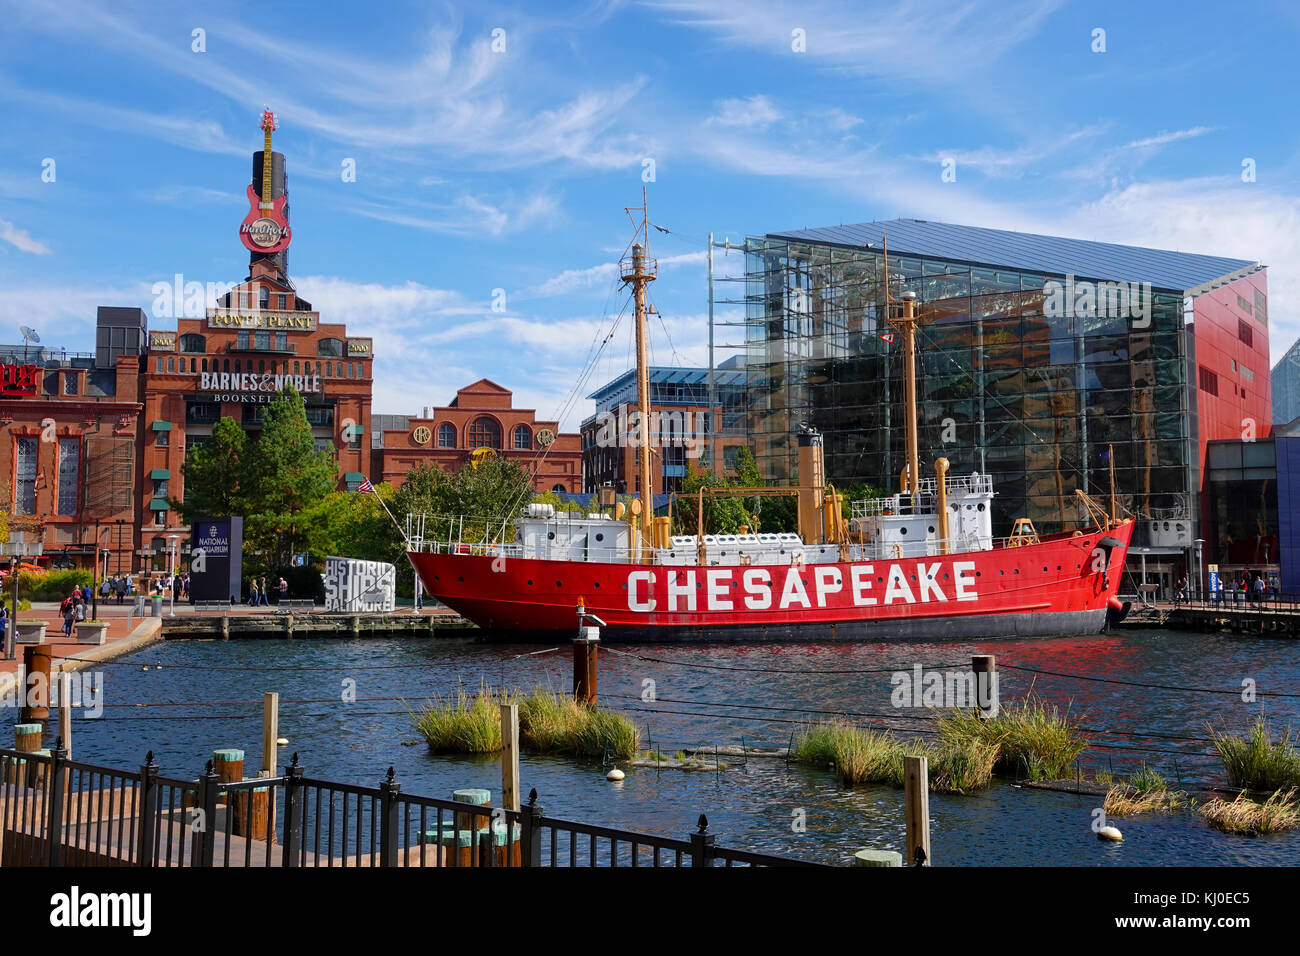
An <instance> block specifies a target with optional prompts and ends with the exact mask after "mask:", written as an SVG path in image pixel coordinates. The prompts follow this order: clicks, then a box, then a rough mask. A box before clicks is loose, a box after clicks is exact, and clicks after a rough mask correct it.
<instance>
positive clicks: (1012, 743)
mask: <svg viewBox="0 0 1300 956" xmlns="http://www.w3.org/2000/svg"><path fill="white" fill-rule="evenodd" d="M938 732H939V740H940V742H941V743H945V744H957V743H962V742H967V741H978V742H980V743H983V744H987V745H990V746H992V747H994V748H995V749H996V752H997V759H996V761H995V763H994V768H993V769H994V770H995V771H996V772H998V773H1004V774H1013V773H1016V772H1017V771H1018V770H1023V771H1024V773H1025V774H1026V775H1027V776H1028V777H1029V779H1030V780H1057V779H1064V778H1066V777H1070V776H1073V767H1074V761H1075V759H1076V758H1077V757H1078V756H1079V754H1081V753H1083V750H1084V748H1085V747H1087V746H1088V739H1087V738H1086V737H1084V736H1083V734H1082V733H1081V732H1080V730H1079V725H1078V724H1077V723H1074V722H1072V721H1071V720H1070V719H1069V715H1068V713H1067V714H1062V713H1061V712H1060V710H1059V709H1058V708H1057V706H1056V705H1055V704H1048V703H1045V702H1044V701H1042V700H1041V699H1039V698H1038V697H1037V696H1034V695H1032V694H1031V695H1029V696H1027V697H1025V698H1024V700H1022V701H1020V702H1019V703H1017V704H1010V705H1007V706H1004V707H1002V708H1000V709H999V710H998V715H997V716H996V717H988V718H985V717H980V716H979V713H978V712H977V711H974V710H954V711H951V712H949V713H946V714H943V715H941V716H940V717H939V722H938Z"/></svg>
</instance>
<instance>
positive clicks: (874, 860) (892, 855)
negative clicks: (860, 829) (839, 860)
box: [853, 850, 903, 866]
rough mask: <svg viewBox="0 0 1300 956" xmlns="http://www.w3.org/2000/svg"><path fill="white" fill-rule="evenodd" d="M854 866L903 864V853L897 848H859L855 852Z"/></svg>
mask: <svg viewBox="0 0 1300 956" xmlns="http://www.w3.org/2000/svg"><path fill="white" fill-rule="evenodd" d="M853 865H854V866H902V865H903V854H901V853H899V852H898V851H897V850H859V851H858V852H857V853H855V854H853Z"/></svg>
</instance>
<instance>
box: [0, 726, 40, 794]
mask: <svg viewBox="0 0 1300 956" xmlns="http://www.w3.org/2000/svg"><path fill="white" fill-rule="evenodd" d="M41 730H42V727H41V725H40V724H36V723H22V724H14V750H17V751H20V752H22V753H25V754H34V753H40V750H41ZM35 770H36V768H35V766H34V765H30V766H29V761H27V760H23V759H19V760H11V761H9V773H8V779H7V780H6V781H5V783H9V784H17V785H18V786H21V787H25V786H28V785H29V780H28V776H29V774H30V775H32V776H34V775H35V774H34V772H35Z"/></svg>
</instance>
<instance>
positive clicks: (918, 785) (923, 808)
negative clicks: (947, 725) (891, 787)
mask: <svg viewBox="0 0 1300 956" xmlns="http://www.w3.org/2000/svg"><path fill="white" fill-rule="evenodd" d="M903 801H904V804H905V812H906V818H907V846H906V847H905V848H904V849H905V851H906V852H905V853H904V858H905V859H906V861H907V865H908V866H929V865H930V767H929V761H928V760H926V758H925V757H924V756H908V757H904V758H903Z"/></svg>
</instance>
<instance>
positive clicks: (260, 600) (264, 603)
mask: <svg viewBox="0 0 1300 956" xmlns="http://www.w3.org/2000/svg"><path fill="white" fill-rule="evenodd" d="M257 606H258V607H270V606H271V602H270V601H268V600H267V599H266V578H262V580H261V584H260V587H259V588H258V590H257Z"/></svg>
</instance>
